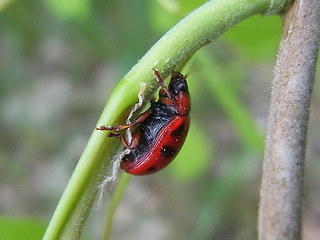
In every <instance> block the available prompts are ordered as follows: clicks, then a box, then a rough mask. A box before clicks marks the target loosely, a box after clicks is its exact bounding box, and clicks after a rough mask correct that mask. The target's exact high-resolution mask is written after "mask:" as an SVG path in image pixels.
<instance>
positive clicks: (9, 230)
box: [0, 216, 46, 240]
mask: <svg viewBox="0 0 320 240" xmlns="http://www.w3.org/2000/svg"><path fill="white" fill-rule="evenodd" d="M45 229H46V225H45V224H43V223H41V222H39V221H37V220H33V219H16V218H8V217H5V216H0V239H3V240H5V239H8V240H21V239H24V240H35V239H41V238H42V236H43V234H44V231H45Z"/></svg>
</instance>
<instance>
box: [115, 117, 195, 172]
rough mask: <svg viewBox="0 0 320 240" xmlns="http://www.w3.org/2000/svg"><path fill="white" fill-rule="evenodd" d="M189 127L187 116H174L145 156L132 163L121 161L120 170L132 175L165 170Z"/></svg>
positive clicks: (180, 146) (182, 142) (178, 149)
mask: <svg viewBox="0 0 320 240" xmlns="http://www.w3.org/2000/svg"><path fill="white" fill-rule="evenodd" d="M189 125H190V118H189V116H179V115H177V116H175V117H174V118H173V119H172V120H170V121H169V122H168V123H167V124H166V125H165V126H164V127H163V128H162V129H161V130H160V131H159V133H158V134H157V136H156V139H155V142H154V144H152V146H151V147H150V149H149V151H148V152H147V154H146V155H145V156H143V157H142V158H140V159H138V160H136V161H134V162H128V161H127V162H126V161H121V164H120V167H121V169H123V170H124V171H125V172H127V173H130V174H132V175H148V174H151V173H155V172H158V171H160V170H161V169H163V168H165V167H166V166H167V165H168V164H169V163H170V162H172V160H173V159H174V158H175V157H176V156H177V154H178V153H179V151H180V149H181V148H182V146H183V144H184V141H185V139H186V136H187V134H188V130H189Z"/></svg>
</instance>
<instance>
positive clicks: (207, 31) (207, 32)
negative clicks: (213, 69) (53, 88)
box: [44, 0, 290, 240]
mask: <svg viewBox="0 0 320 240" xmlns="http://www.w3.org/2000/svg"><path fill="white" fill-rule="evenodd" d="M288 1H290V0H212V1H209V2H207V3H206V4H204V5H203V6H201V7H200V8H198V9H196V10H195V11H193V12H192V13H191V14H189V15H188V16H187V17H186V18H184V19H183V20H181V21H180V22H179V23H178V24H177V25H176V26H175V27H174V28H172V29H171V30H170V31H169V32H168V33H166V34H165V35H164V36H163V37H162V38H161V39H160V40H159V41H158V42H157V43H156V44H155V45H154V46H153V47H152V48H151V49H150V51H149V52H148V53H147V54H146V55H145V56H144V57H143V58H142V59H141V60H140V61H139V62H138V63H137V64H136V65H135V66H134V67H133V68H132V69H131V70H130V72H129V73H128V74H127V75H126V76H125V77H124V78H123V79H122V81H121V82H120V83H119V84H118V85H117V87H116V88H115V89H114V91H113V92H112V94H111V96H110V98H109V100H108V103H107V105H106V107H105V109H104V110H103V112H102V114H101V117H100V119H99V121H98V124H97V126H99V125H100V124H107V125H113V124H116V123H122V122H124V120H125V119H126V116H127V114H128V111H129V110H130V109H131V108H132V106H133V105H134V104H135V103H136V102H137V99H138V98H137V95H138V92H139V89H140V83H141V82H145V83H147V84H148V88H147V91H146V94H145V95H146V97H150V96H151V94H152V93H153V92H154V91H155V89H156V88H157V83H156V81H155V80H154V76H153V74H152V70H151V69H152V68H153V67H155V68H157V69H159V70H160V72H161V75H162V76H163V77H166V76H168V74H169V73H170V72H171V71H172V70H173V69H178V68H179V67H181V66H182V65H183V64H184V63H185V62H186V61H187V60H188V59H189V58H190V57H191V56H192V55H193V54H194V53H195V52H196V51H197V50H198V49H199V48H201V47H202V46H204V45H206V44H207V43H209V42H210V41H212V40H213V39H215V38H217V37H218V36H219V35H221V34H222V33H223V32H224V31H226V30H227V29H229V28H230V27H232V26H233V25H234V24H236V23H238V22H240V21H241V20H243V19H246V18H247V17H249V16H252V15H255V14H271V13H274V14H278V13H280V12H282V11H283V10H284V8H285V6H286V5H287V2H288ZM271 3H272V4H271ZM123 96H125V98H126V100H125V101H124V100H123ZM106 134H107V133H106V132H102V131H93V133H92V135H91V137H90V139H89V142H88V144H87V146H86V148H85V150H84V152H83V154H82V156H81V158H80V160H79V163H78V165H77V167H76V169H75V171H74V173H73V175H72V177H71V179H70V181H69V183H68V186H67V188H66V190H65V192H64V193H63V196H62V198H61V200H60V202H59V204H58V206H57V208H56V210H55V213H54V215H53V217H52V219H51V221H50V223H49V226H48V228H47V231H46V233H45V236H44V239H45V240H53V239H79V237H80V235H81V232H82V229H83V226H84V224H85V222H86V219H87V217H88V215H89V213H90V210H91V207H92V205H93V202H94V200H95V198H96V195H97V192H98V187H97V186H98V185H99V182H101V181H102V180H103V178H104V177H105V174H104V173H106V172H107V167H106V166H108V163H110V162H111V160H112V159H113V157H114V155H115V154H116V152H117V151H118V149H119V146H120V143H119V141H118V140H117V139H114V138H107V137H106Z"/></svg>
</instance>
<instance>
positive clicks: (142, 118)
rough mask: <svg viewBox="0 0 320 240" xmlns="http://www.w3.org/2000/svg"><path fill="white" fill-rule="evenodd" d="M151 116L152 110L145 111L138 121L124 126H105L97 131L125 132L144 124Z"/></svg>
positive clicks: (101, 126)
mask: <svg viewBox="0 0 320 240" xmlns="http://www.w3.org/2000/svg"><path fill="white" fill-rule="evenodd" d="M150 114H151V110H148V111H145V112H144V113H141V114H140V115H139V116H138V117H137V119H136V120H135V121H134V122H133V123H130V124H123V125H116V126H108V127H107V126H104V125H100V127H97V128H96V130H103V131H104V130H114V131H120V130H124V129H127V128H131V127H134V126H135V125H137V124H139V123H142V122H143V121H144V120H146V118H147V117H148V116H149V115H150Z"/></svg>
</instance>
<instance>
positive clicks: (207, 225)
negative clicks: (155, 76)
mask: <svg viewBox="0 0 320 240" xmlns="http://www.w3.org/2000/svg"><path fill="white" fill-rule="evenodd" d="M204 2H205V1H204V0H198V1H188V0H176V1H175V0H157V1H150V0H143V1H139V3H137V2H136V1H130V0H120V1H118V0H110V1H102V0H97V1H88V0H82V1H62V0H59V1H53V0H47V1H44V2H41V1H37V0H30V1H12V2H11V3H10V4H6V6H5V7H3V9H2V12H1V15H0V31H1V33H0V79H1V81H0V111H1V115H0V120H1V121H0V126H1V129H2V130H1V131H2V132H1V138H0V179H1V181H0V182H1V183H0V192H1V195H0V210H1V212H2V213H3V214H6V215H13V216H21V215H23V216H25V215H29V216H32V217H37V218H41V219H45V220H46V221H48V220H49V219H50V216H51V214H52V212H53V210H54V208H55V206H56V204H57V201H58V199H59V197H60V195H61V193H62V191H63V190H64V187H65V185H66V183H67V181H68V179H69V177H70V175H71V173H72V170H73V168H74V166H75V165H76V163H77V159H78V157H79V156H80V154H81V152H82V150H83V148H84V146H85V144H86V141H87V139H88V136H89V135H90V132H91V131H92V129H93V127H94V126H95V123H96V121H97V119H98V117H99V112H101V110H102V108H103V105H104V104H105V102H106V100H107V97H108V95H109V94H110V92H111V91H112V88H113V87H114V86H115V84H116V81H117V80H118V79H120V77H121V76H122V75H124V74H125V73H126V72H127V71H128V70H129V69H130V68H131V67H132V66H133V65H134V64H135V62H136V61H137V60H138V59H139V58H140V57H141V56H143V54H144V53H145V52H146V51H147V50H148V49H149V48H150V47H151V46H152V44H153V43H154V42H155V41H156V40H157V39H159V38H160V37H161V36H162V35H163V34H164V33H165V32H166V31H167V30H169V28H170V27H171V26H173V25H174V24H175V23H177V22H178V21H179V20H180V19H181V18H182V17H184V16H185V15H187V14H188V13H189V12H190V11H191V10H192V9H194V8H196V7H198V6H200V5H201V4H203V3H204ZM280 29H281V22H280V18H279V17H275V16H272V17H261V16H255V17H252V18H250V19H248V20H246V21H244V22H242V23H240V24H238V25H237V26H235V27H233V28H232V29H231V30H229V31H228V32H226V33H225V34H224V35H223V36H222V37H221V38H220V39H218V40H217V41H215V42H214V43H212V44H210V45H209V46H207V47H206V48H205V49H204V50H201V51H200V52H199V53H198V54H196V55H195V56H194V57H193V58H192V59H191V61H190V63H189V64H188V65H187V66H186V67H185V69H184V70H183V73H184V74H186V73H189V77H188V81H189V85H190V92H191V97H192V112H191V117H192V119H191V124H192V125H191V128H190V133H189V136H188V138H187V141H186V144H185V146H184V148H183V149H182V151H181V153H180V155H179V156H178V157H177V159H176V160H175V161H174V162H173V163H172V164H171V165H170V166H169V167H168V168H167V169H165V170H163V171H162V172H161V173H158V174H155V175H153V176H148V177H141V178H139V177H137V178H132V181H131V183H130V184H129V187H128V191H127V193H126V195H125V197H124V199H123V202H122V203H121V205H120V208H119V211H118V213H117V216H116V219H115V222H114V231H115V232H114V238H115V239H143V236H151V234H152V236H153V239H246V240H247V239H255V238H256V237H255V232H256V213H257V207H258V205H257V203H258V192H259V182H260V169H261V163H262V158H263V156H262V154H263V153H262V151H263V135H264V131H265V130H264V128H265V121H266V116H267V106H268V93H269V91H270V80H271V78H272V67H273V65H274V60H275V58H276V51H277V48H278V47H277V46H278V44H279V39H280ZM150 71H151V69H150ZM315 95H316V96H315V97H314V99H315V101H316V102H319V91H318V90H317V91H315ZM313 108H315V109H314V111H316V112H318V111H319V109H318V108H319V107H313ZM313 119H314V121H319V119H318V117H317V116H316V114H314V115H311V121H313ZM314 125H315V131H312V130H311V131H310V132H311V135H310V138H311V139H315V140H316V141H318V140H319V138H318V136H319V134H318V132H319V131H318V129H320V128H319V126H318V125H317V124H314ZM310 146H313V147H312V148H311V154H310V158H311V159H313V158H316V157H315V156H319V154H320V153H319V152H318V149H319V148H317V145H316V144H313V143H311V144H310ZM312 166H313V168H316V167H319V164H318V163H315V162H313V163H312ZM318 176H319V174H318V175H317V174H314V175H313V177H314V179H318V178H319V177H318ZM318 180H320V179H318ZM309 181H310V180H309ZM315 202H316V201H315ZM307 206H308V203H307ZM312 206H314V205H312V204H310V207H312ZM98 212H101V211H98ZM98 212H97V211H94V212H93V216H92V217H91V218H92V219H91V218H90V219H89V222H88V226H87V229H86V232H85V234H86V235H87V236H88V237H89V238H91V239H97V238H98V237H100V236H101V234H102V232H103V230H102V227H103V224H101V223H103V221H104V220H103V219H104V214H100V215H99V214H98ZM318 213H319V209H318ZM318 216H319V215H318ZM137 219H138V221H137ZM21 224H22V222H21V221H20V220H14V218H12V219H10V220H7V218H6V217H4V218H1V219H0V225H1V226H0V229H1V231H2V232H0V236H6V238H5V239H6V240H11V239H18V238H17V236H18V235H15V234H18V232H17V230H15V229H21V227H23V229H24V230H23V232H25V234H26V235H25V236H27V234H34V235H30V237H29V239H38V238H39V235H41V233H42V232H43V226H42V225H41V224H38V223H30V224H29V223H28V224H26V223H25V222H24V221H23V226H22V225H21ZM5 234H8V235H5ZM128 236H130V237H128ZM170 236H171V237H170ZM20 239H21V238H20ZM24 239H28V238H26V237H24Z"/></svg>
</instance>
